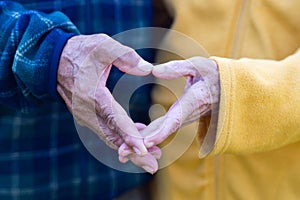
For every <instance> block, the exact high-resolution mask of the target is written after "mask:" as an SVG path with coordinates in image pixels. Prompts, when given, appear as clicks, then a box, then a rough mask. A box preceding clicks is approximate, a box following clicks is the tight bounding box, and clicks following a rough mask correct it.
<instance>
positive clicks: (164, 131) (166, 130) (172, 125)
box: [141, 116, 181, 148]
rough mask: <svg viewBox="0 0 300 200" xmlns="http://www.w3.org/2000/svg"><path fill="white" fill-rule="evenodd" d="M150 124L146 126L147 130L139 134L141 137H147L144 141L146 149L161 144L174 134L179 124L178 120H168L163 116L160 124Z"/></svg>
mask: <svg viewBox="0 0 300 200" xmlns="http://www.w3.org/2000/svg"><path fill="white" fill-rule="evenodd" d="M152 123H154V125H152ZM152 123H151V124H150V125H149V126H148V127H149V128H148V127H147V128H145V129H144V130H143V131H142V133H141V134H142V135H148V136H146V137H145V139H144V144H145V145H146V147H147V148H151V147H154V146H155V145H158V144H160V143H161V142H163V141H164V140H165V139H166V138H167V137H169V136H170V135H171V134H172V133H174V132H176V131H177V130H178V128H179V127H180V124H181V122H180V121H179V120H178V119H176V118H173V117H172V118H168V117H167V116H165V119H164V121H163V122H162V123H156V121H153V122H152Z"/></svg>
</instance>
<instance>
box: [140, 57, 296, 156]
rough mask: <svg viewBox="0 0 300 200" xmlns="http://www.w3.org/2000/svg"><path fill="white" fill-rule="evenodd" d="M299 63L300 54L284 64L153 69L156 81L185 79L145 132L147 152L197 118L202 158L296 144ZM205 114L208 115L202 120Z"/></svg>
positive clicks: (224, 62) (181, 64)
mask: <svg viewBox="0 0 300 200" xmlns="http://www.w3.org/2000/svg"><path fill="white" fill-rule="evenodd" d="M212 59H213V60H215V61H216V63H217V65H218V66H217V67H216V66H215V65H216V64H214V62H212ZM299 61H300V51H298V52H297V53H295V54H294V55H292V56H289V57H287V58H286V59H284V60H282V61H271V60H259V59H240V60H233V59H227V58H219V57H212V58H211V59H206V58H201V57H194V58H190V59H188V60H184V61H171V62H168V63H165V64H161V65H157V66H155V67H154V69H153V74H154V75H155V76H156V77H158V78H164V79H173V78H178V77H179V76H188V79H187V85H186V88H185V92H184V94H183V95H182V96H181V97H180V98H179V99H178V100H177V101H176V102H175V103H174V104H173V105H172V106H171V108H170V110H169V111H168V112H167V113H166V115H164V116H162V117H160V118H158V119H156V120H155V121H153V122H152V123H151V124H150V125H149V126H148V127H147V128H146V129H145V130H144V133H143V134H145V135H147V137H146V138H145V144H146V146H147V147H148V148H150V147H151V146H152V145H157V144H159V143H161V142H162V141H163V140H164V139H166V138H167V137H168V136H169V135H170V134H172V133H173V132H175V131H176V130H177V129H179V128H180V127H182V126H184V125H185V124H188V123H191V122H193V121H195V120H197V119H199V118H200V123H199V130H198V138H199V142H200V157H205V156H208V155H213V154H222V153H233V154H247V153H254V152H261V151H268V150H272V149H276V148H280V147H283V146H285V145H288V144H291V143H295V142H298V141H300V93H299V91H300V67H299ZM212 69H218V73H215V71H216V70H212ZM189 80H195V81H192V82H190V81H189ZM201 80H202V81H201ZM219 84H220V85H219ZM218 85H219V86H220V87H218ZM219 91H220V92H219ZM219 94H220V96H219ZM218 102H219V103H218ZM213 105H217V106H216V108H217V109H214V106H213ZM208 111H211V115H205V113H207V112H208ZM162 124H163V125H162Z"/></svg>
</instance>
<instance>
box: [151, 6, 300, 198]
mask: <svg viewBox="0 0 300 200" xmlns="http://www.w3.org/2000/svg"><path fill="white" fill-rule="evenodd" d="M165 2H166V3H167V5H168V7H169V10H172V11H173V12H172V13H173V14H174V23H173V24H172V29H174V30H176V31H179V32H181V33H184V34H186V35H187V36H189V37H191V38H193V39H195V40H196V41H197V42H198V43H199V44H200V45H202V46H203V47H204V48H205V50H206V51H207V52H208V55H209V56H213V57H211V58H212V59H215V60H216V61H217V62H218V64H219V67H220V76H221V80H220V81H221V104H220V110H219V111H220V112H219V113H220V115H219V122H218V132H217V135H216V136H217V138H213V140H212V142H211V143H210V144H209V145H207V141H206V140H205V137H204V136H207V138H208V135H206V131H207V128H208V126H209V121H210V118H209V117H206V118H202V119H201V120H200V121H199V124H198V126H199V129H198V139H199V140H198V141H196V140H195V141H194V143H193V144H192V145H191V146H190V148H189V149H188V150H187V151H185V152H184V154H183V155H182V156H181V157H180V159H178V160H176V162H174V163H173V164H172V165H170V166H169V167H168V168H166V169H163V170H161V171H160V172H159V173H158V174H157V176H156V178H157V180H158V182H157V184H158V186H157V188H158V195H157V196H158V197H157V198H158V199H175V200H176V199H299V197H300V193H299V190H298V189H297V188H298V186H299V184H300V173H299V168H300V163H299V155H300V148H299V147H300V144H299V131H300V130H299V66H298V63H299V53H295V52H296V51H297V49H299V46H300V43H299V38H300V26H299V25H300V21H299V20H300V18H299V12H298V10H299V8H300V4H299V1H297V0H289V1H285V2H278V1H276V0H263V1H258V0H252V1H248V0H236V1H226V2H224V1H209V2H208V1H193V0H190V1H180V0H165ZM164 44H165V45H166V46H167V47H169V48H170V49H172V50H174V51H175V52H179V51H180V52H185V53H186V54H189V56H190V57H192V56H196V55H199V56H201V55H204V56H205V54H202V53H201V52H199V51H197V50H196V51H195V50H194V49H193V48H191V47H190V45H189V46H187V45H186V43H185V42H184V41H180V40H176V39H175V38H172V36H170V35H167V36H166V38H164ZM221 57H222V58H221ZM243 57H247V58H248V59H240V58H243ZM174 58H175V59H177V58H178V57H174V56H169V57H167V56H165V54H162V53H160V54H159V55H158V60H160V61H166V60H172V59H174ZM270 60H271V61H270ZM164 84H168V82H164ZM168 86H169V88H170V89H173V91H177V90H179V88H181V89H182V88H183V87H184V82H179V81H177V82H172V83H170V84H168ZM153 94H154V103H162V104H164V105H165V106H166V107H168V106H169V105H171V103H173V100H174V99H173V98H171V97H170V96H167V95H165V94H166V93H164V91H163V90H162V89H159V88H155V90H154V92H153ZM266 102H268V103H266ZM223 122H224V123H223ZM196 126H197V124H196V125H194V126H191V127H186V128H185V129H182V130H181V132H180V134H185V135H186V136H187V137H188V136H189V135H191V134H195V131H197V129H195V127H196ZM169 142H170V141H169ZM172 142H173V141H172ZM199 142H200V144H202V145H199ZM184 145H185V144H183V142H182V141H178V142H177V143H176V145H174V146H176V148H180V147H181V146H184ZM204 145H207V146H209V147H210V148H206V149H205V151H203V149H201V148H203V146H204ZM199 147H200V150H201V152H200V156H201V157H202V158H203V156H204V158H203V159H199V157H198V153H199ZM209 153H210V156H208V157H207V155H208V154H209ZM171 155H172V153H170V155H169V156H171ZM165 156H166V157H168V155H167V154H166V155H165ZM205 156H206V157H205Z"/></svg>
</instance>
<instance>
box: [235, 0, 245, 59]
mask: <svg viewBox="0 0 300 200" xmlns="http://www.w3.org/2000/svg"><path fill="white" fill-rule="evenodd" d="M248 1H249V0H243V1H242V4H241V8H240V14H239V17H238V19H237V25H236V30H235V36H234V39H233V43H232V49H231V55H230V57H231V58H236V57H237V53H238V52H237V51H238V47H239V43H240V40H241V32H242V27H243V24H244V20H245V16H246V10H247V6H248V5H249V4H248Z"/></svg>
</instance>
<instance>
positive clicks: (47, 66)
mask: <svg viewBox="0 0 300 200" xmlns="http://www.w3.org/2000/svg"><path fill="white" fill-rule="evenodd" d="M0 22H1V23H0V24H1V26H0V32H1V37H0V52H1V60H0V86H1V87H0V103H2V104H5V105H8V106H13V107H14V108H17V109H20V110H22V111H24V112H26V111H28V110H29V109H30V108H32V107H34V106H35V105H37V104H38V103H40V102H42V101H47V100H50V99H55V98H57V97H58V95H57V92H56V85H57V84H56V73H57V68H58V63H59V58H60V54H61V51H62V49H63V47H64V44H65V43H66V41H67V40H68V39H69V38H70V37H72V36H73V35H75V34H77V33H78V31H77V29H76V27H75V26H74V25H73V24H72V23H71V22H70V20H69V19H68V18H67V17H66V16H65V15H63V14H62V13H60V12H54V13H51V14H44V13H41V12H38V11H31V10H25V9H24V8H23V7H22V6H21V5H20V4H17V3H14V2H6V1H0Z"/></svg>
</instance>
